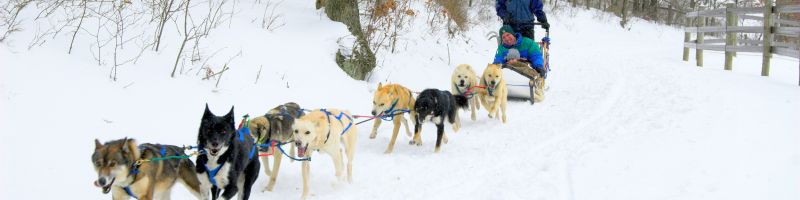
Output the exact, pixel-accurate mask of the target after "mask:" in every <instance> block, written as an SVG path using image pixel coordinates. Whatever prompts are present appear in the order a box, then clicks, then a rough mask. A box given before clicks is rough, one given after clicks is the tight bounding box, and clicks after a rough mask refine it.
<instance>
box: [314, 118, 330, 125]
mask: <svg viewBox="0 0 800 200" xmlns="http://www.w3.org/2000/svg"><path fill="white" fill-rule="evenodd" d="M326 117H327V116H319V119H318V120H314V127H317V128H319V127H320V126H322V122H323V121H325V120H327V119H325V118H326Z"/></svg>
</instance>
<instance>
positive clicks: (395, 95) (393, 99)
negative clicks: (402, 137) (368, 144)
mask: <svg viewBox="0 0 800 200" xmlns="http://www.w3.org/2000/svg"><path fill="white" fill-rule="evenodd" d="M403 110H408V111H409V116H410V117H411V121H414V114H413V112H414V96H413V95H412V93H411V90H408V88H405V87H403V86H401V85H399V84H388V85H385V86H384V85H383V84H380V83H378V90H376V91H375V96H373V98H372V115H373V116H379V115H390V114H395V116H394V117H393V119H392V122H394V129H393V130H392V140H391V141H389V147H387V148H386V151H385V152H384V153H387V154H388V153H392V150H393V149H394V143H395V141H397V132H399V131H400V124H401V123H402V124H403V126H405V127H406V135H408V136H409V137H411V130H409V129H408V121H407V120H406V118H405V114H404V113H403V112H399V111H403ZM394 112H398V113H394ZM374 120H375V123H374V125H373V126H372V133H370V134H369V139H375V137H376V136H378V127H380V126H381V122H382V121H383V120H381V119H374Z"/></svg>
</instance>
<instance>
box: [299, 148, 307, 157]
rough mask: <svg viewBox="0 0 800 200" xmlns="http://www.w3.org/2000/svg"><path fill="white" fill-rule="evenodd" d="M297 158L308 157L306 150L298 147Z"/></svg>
mask: <svg viewBox="0 0 800 200" xmlns="http://www.w3.org/2000/svg"><path fill="white" fill-rule="evenodd" d="M297 156H300V157H301V158H302V157H306V148H303V147H297Z"/></svg>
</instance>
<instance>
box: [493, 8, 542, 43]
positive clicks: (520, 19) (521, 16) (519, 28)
mask: <svg viewBox="0 0 800 200" xmlns="http://www.w3.org/2000/svg"><path fill="white" fill-rule="evenodd" d="M543 6H544V4H542V0H497V6H496V9H497V16H499V17H500V19H502V20H503V24H504V25H510V26H511V28H513V29H514V32H516V33H521V34H522V36H525V37H527V38H531V39H535V38H534V37H533V27H534V24H533V23H534V21H533V20H534V19H535V20H537V21H539V23H542V28H544V29H545V30H547V31H550V24H549V23H547V16H545V14H544V10H543V9H542V7H543ZM534 16H535V18H534Z"/></svg>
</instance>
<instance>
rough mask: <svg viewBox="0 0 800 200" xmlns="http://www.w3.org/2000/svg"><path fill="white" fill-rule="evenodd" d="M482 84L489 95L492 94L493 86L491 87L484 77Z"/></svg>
mask: <svg viewBox="0 0 800 200" xmlns="http://www.w3.org/2000/svg"><path fill="white" fill-rule="evenodd" d="M483 84H486V91H487V92H489V96H494V87H491V85H489V83H488V82H486V79H483Z"/></svg>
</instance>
